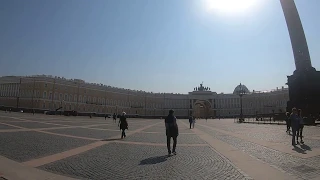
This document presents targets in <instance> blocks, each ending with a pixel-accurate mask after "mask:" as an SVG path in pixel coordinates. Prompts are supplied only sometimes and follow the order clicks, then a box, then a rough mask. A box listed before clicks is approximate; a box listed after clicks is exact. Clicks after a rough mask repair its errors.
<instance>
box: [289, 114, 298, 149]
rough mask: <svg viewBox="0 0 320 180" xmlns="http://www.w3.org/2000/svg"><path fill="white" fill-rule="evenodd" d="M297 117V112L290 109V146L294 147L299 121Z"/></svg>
mask: <svg viewBox="0 0 320 180" xmlns="http://www.w3.org/2000/svg"><path fill="white" fill-rule="evenodd" d="M299 119H300V118H299V116H298V110H297V108H292V113H291V115H290V121H291V129H292V145H293V146H295V145H296V142H295V138H296V136H297V132H298V130H299V126H300V121H299Z"/></svg>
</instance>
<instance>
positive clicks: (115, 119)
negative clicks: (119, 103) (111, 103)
mask: <svg viewBox="0 0 320 180" xmlns="http://www.w3.org/2000/svg"><path fill="white" fill-rule="evenodd" d="M112 118H113V121H114V122H115V123H116V122H117V115H116V113H113V116H112Z"/></svg>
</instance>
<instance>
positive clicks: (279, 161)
mask: <svg viewBox="0 0 320 180" xmlns="http://www.w3.org/2000/svg"><path fill="white" fill-rule="evenodd" d="M199 129H200V130H202V131H204V132H206V133H208V134H210V135H211V136H213V137H214V138H217V139H219V140H221V141H224V142H226V143H228V144H230V145H232V146H234V147H236V148H238V149H240V150H242V151H244V152H246V153H248V154H249V155H251V156H253V157H255V158H257V159H259V160H261V161H263V162H266V163H268V164H270V165H273V166H274V167H277V168H278V169H281V170H283V171H285V172H287V173H289V174H293V175H295V176H298V177H300V178H301V179H310V178H316V177H319V176H320V164H319V156H317V157H316V158H318V161H312V160H310V159H313V158H314V157H312V158H308V159H304V158H299V157H296V156H293V155H290V154H287V153H283V152H280V151H276V150H273V149H270V148H267V147H265V146H261V145H259V144H255V143H252V142H248V141H245V140H243V139H240V138H237V137H234V136H230V135H226V134H223V133H220V132H217V131H215V130H212V129H209V128H207V127H199ZM299 149H300V148H299ZM302 165H304V169H308V170H305V171H303V170H302V171H297V169H303V168H301V166H302Z"/></svg>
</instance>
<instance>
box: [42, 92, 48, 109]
mask: <svg viewBox="0 0 320 180" xmlns="http://www.w3.org/2000/svg"><path fill="white" fill-rule="evenodd" d="M46 98H47V92H46V91H44V92H43V99H46ZM44 108H45V107H44Z"/></svg>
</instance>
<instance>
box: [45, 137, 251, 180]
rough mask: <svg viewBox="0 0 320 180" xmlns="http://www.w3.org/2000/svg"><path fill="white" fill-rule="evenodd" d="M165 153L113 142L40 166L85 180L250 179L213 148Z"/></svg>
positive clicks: (162, 149)
mask: <svg viewBox="0 0 320 180" xmlns="http://www.w3.org/2000/svg"><path fill="white" fill-rule="evenodd" d="M107 152H108V155H106V153H107ZM163 152H166V147H160V148H159V147H156V146H141V145H128V144H117V143H111V144H108V145H104V146H102V147H99V148H96V149H94V150H91V151H88V152H86V153H83V154H80V155H78V156H73V157H70V158H68V159H64V160H61V161H58V162H55V163H52V164H48V165H44V166H42V167H40V168H41V169H45V170H48V171H51V172H54V173H61V174H63V175H66V174H67V175H70V176H73V177H81V178H83V179H246V178H245V176H244V175H243V174H241V173H240V172H239V171H238V170H237V169H236V168H235V167H234V166H232V164H231V163H230V162H228V160H227V159H225V158H223V157H221V156H220V155H218V154H217V153H216V152H215V151H213V150H212V149H211V148H210V147H187V148H181V149H179V151H178V152H179V154H178V155H176V156H171V157H168V156H166V155H164V153H163ZM190 152H192V153H190Z"/></svg>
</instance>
